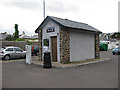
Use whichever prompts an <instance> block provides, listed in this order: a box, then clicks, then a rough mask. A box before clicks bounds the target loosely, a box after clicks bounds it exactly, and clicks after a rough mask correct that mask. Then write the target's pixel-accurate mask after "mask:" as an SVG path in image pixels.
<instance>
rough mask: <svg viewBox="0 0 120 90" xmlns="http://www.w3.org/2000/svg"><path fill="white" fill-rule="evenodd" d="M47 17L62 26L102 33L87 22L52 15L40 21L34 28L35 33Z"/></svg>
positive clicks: (45, 21)
mask: <svg viewBox="0 0 120 90" xmlns="http://www.w3.org/2000/svg"><path fill="white" fill-rule="evenodd" d="M49 19H51V20H52V21H54V22H56V23H57V24H59V25H60V26H62V27H67V28H73V29H77V30H82V31H91V32H96V33H102V32H101V31H99V30H97V29H96V28H94V27H92V26H90V25H88V24H85V23H81V22H75V21H71V20H68V19H62V18H57V17H52V16H47V18H46V19H45V20H44V21H43V22H42V23H41V25H40V26H39V27H38V28H37V29H36V31H35V32H36V33H37V32H38V30H40V29H42V27H43V26H44V25H45V23H47V21H48V20H49Z"/></svg>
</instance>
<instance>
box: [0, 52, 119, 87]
mask: <svg viewBox="0 0 120 90" xmlns="http://www.w3.org/2000/svg"><path fill="white" fill-rule="evenodd" d="M101 57H106V58H110V60H107V61H104V62H99V63H95V64H90V65H84V66H80V67H74V68H66V69H61V68H52V69H44V68H42V67H40V66H39V65H26V64H25V61H24V60H19V61H17V60H15V61H9V62H4V63H2V70H3V71H2V87H3V88H117V87H118V55H112V53H111V50H109V51H107V52H106V51H102V52H101Z"/></svg>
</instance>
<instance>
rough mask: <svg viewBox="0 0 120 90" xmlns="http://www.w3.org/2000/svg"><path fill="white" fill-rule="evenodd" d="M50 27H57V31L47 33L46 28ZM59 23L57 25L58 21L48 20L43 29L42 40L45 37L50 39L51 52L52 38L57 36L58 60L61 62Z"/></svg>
mask: <svg viewBox="0 0 120 90" xmlns="http://www.w3.org/2000/svg"><path fill="white" fill-rule="evenodd" d="M49 27H55V32H50V33H47V32H46V30H47V28H49ZM59 35H60V34H59V25H57V24H56V23H54V22H53V21H48V22H47V24H46V25H45V26H44V27H43V29H42V42H43V40H44V39H47V38H48V39H49V52H51V38H50V37H52V36H57V59H58V62H60V49H59V47H60V43H59V42H60V36H59ZM42 51H43V52H42V53H44V52H45V51H44V49H43V43H42Z"/></svg>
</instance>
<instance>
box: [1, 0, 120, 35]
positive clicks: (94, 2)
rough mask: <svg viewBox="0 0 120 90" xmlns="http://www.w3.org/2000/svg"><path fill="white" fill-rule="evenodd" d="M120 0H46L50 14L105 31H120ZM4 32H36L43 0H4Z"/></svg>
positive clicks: (29, 33)
mask: <svg viewBox="0 0 120 90" xmlns="http://www.w3.org/2000/svg"><path fill="white" fill-rule="evenodd" d="M118 1H119V0H46V16H47V15H50V16H55V17H59V18H67V19H69V20H73V21H78V22H83V23H87V24H89V25H91V26H93V27H95V28H97V29H99V30H101V31H102V32H107V33H108V32H117V31H118V23H117V22H118ZM0 11H1V15H0V20H1V22H0V32H5V31H6V32H8V33H13V32H14V24H18V25H19V31H20V33H22V32H23V31H25V33H26V34H28V35H31V34H34V31H35V29H36V28H37V27H38V26H39V25H40V23H41V22H42V21H43V0H0Z"/></svg>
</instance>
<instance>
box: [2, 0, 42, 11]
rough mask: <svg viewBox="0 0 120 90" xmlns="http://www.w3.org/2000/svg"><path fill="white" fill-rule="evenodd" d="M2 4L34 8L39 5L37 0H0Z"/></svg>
mask: <svg viewBox="0 0 120 90" xmlns="http://www.w3.org/2000/svg"><path fill="white" fill-rule="evenodd" d="M1 2H2V4H3V5H5V6H8V7H19V8H24V9H36V8H40V7H41V2H39V1H38V0H36V1H35V0H1Z"/></svg>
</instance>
